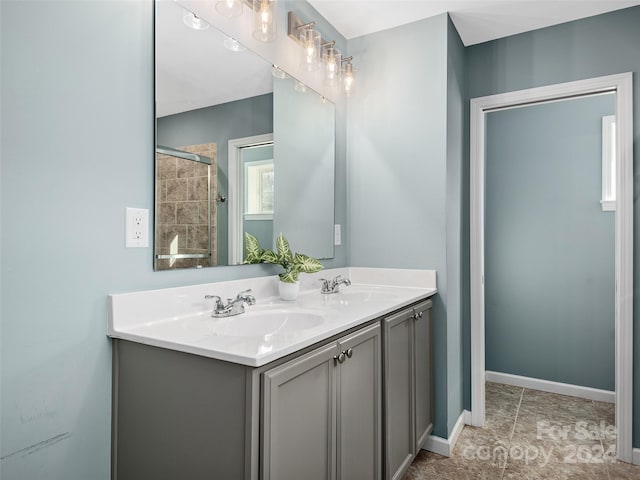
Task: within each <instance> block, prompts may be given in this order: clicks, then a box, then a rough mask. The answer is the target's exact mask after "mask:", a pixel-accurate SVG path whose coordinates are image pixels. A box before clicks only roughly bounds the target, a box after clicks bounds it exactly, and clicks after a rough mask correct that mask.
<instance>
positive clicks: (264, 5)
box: [253, 0, 276, 42]
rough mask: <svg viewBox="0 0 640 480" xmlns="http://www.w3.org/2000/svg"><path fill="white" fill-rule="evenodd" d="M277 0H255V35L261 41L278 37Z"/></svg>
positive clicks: (270, 40) (268, 40)
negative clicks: (275, 14) (276, 20)
mask: <svg viewBox="0 0 640 480" xmlns="http://www.w3.org/2000/svg"><path fill="white" fill-rule="evenodd" d="M274 4H275V1H272V0H253V37H254V38H255V39H256V40H260V41H261V42H272V41H273V40H275V39H276V22H275V18H274V12H273V9H274V8H275V5H274Z"/></svg>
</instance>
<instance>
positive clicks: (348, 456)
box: [337, 323, 382, 480]
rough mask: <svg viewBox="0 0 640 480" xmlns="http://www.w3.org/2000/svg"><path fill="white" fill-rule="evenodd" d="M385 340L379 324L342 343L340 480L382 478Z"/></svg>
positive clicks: (340, 369)
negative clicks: (383, 347) (383, 351)
mask: <svg viewBox="0 0 640 480" xmlns="http://www.w3.org/2000/svg"><path fill="white" fill-rule="evenodd" d="M381 340H382V337H381V334H380V324H379V323H376V324H375V325H372V326H370V327H367V328H365V329H363V330H360V331H358V332H355V333H354V334H352V335H349V336H348V337H345V338H344V339H342V340H340V341H339V342H338V350H339V351H340V352H343V353H344V354H345V355H344V357H343V358H344V361H343V362H342V363H341V364H339V365H338V368H337V375H338V381H337V386H338V390H337V395H338V402H337V416H338V421H337V467H338V468H337V474H338V475H337V478H338V480H379V479H380V478H381V474H382V472H381V470H382V469H381V466H382V447H381V441H382V435H381V415H382V408H381V403H382V398H381V395H382V394H381V391H382V390H381V389H382V385H381V384H382V371H381V368H382V361H381V344H380V343H381Z"/></svg>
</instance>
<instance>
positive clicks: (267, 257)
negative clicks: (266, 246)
mask: <svg viewBox="0 0 640 480" xmlns="http://www.w3.org/2000/svg"><path fill="white" fill-rule="evenodd" d="M260 261H261V262H263V263H276V264H277V263H280V262H279V260H278V256H277V255H276V254H275V253H274V252H273V250H265V251H264V252H262V255H261V256H260Z"/></svg>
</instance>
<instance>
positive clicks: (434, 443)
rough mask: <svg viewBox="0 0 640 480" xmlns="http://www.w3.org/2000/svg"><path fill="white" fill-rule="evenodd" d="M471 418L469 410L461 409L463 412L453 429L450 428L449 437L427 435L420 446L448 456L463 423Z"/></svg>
mask: <svg viewBox="0 0 640 480" xmlns="http://www.w3.org/2000/svg"><path fill="white" fill-rule="evenodd" d="M470 420H471V412H469V411H468V410H463V412H462V413H461V414H460V416H459V417H458V420H456V423H455V425H454V426H453V429H452V430H451V435H449V438H442V437H436V436H435V435H429V436H428V437H427V439H426V440H425V442H424V445H423V446H422V449H423V450H428V451H430V452H433V453H437V454H439V455H443V456H445V457H450V456H451V452H453V447H455V446H456V442H457V441H458V437H459V436H460V434H461V433H462V429H463V428H464V426H465V424H467V423H468V422H469V421H470Z"/></svg>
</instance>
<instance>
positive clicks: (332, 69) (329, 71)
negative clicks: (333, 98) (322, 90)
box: [322, 46, 342, 87]
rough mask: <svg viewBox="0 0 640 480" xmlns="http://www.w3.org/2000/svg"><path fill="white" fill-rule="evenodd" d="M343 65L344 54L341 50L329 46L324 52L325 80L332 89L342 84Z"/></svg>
mask: <svg viewBox="0 0 640 480" xmlns="http://www.w3.org/2000/svg"><path fill="white" fill-rule="evenodd" d="M341 65H342V54H341V53H340V50H338V49H337V48H334V47H333V46H327V47H325V48H323V50H322V68H323V73H322V76H323V80H324V83H325V84H326V85H329V86H331V87H333V86H335V85H338V83H339V82H340V67H341Z"/></svg>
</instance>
